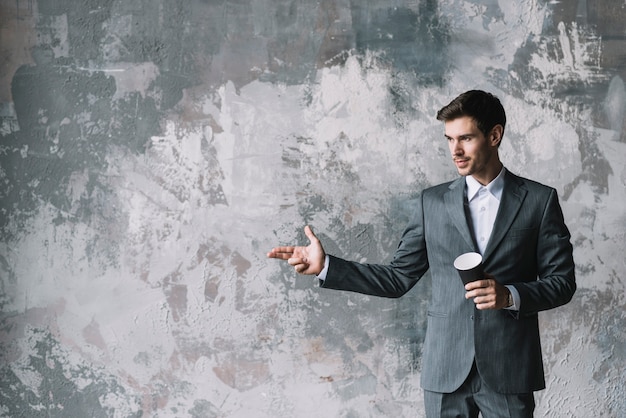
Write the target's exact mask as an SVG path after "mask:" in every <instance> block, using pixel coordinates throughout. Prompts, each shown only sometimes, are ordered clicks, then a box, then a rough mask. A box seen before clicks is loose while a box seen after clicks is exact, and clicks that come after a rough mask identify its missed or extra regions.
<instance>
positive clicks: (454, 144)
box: [450, 140, 463, 155]
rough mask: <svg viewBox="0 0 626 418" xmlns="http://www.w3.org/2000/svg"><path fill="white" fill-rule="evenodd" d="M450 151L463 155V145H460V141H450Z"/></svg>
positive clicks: (453, 153)
mask: <svg viewBox="0 0 626 418" xmlns="http://www.w3.org/2000/svg"><path fill="white" fill-rule="evenodd" d="M450 152H451V153H452V155H463V147H462V146H461V141H456V140H452V141H450Z"/></svg>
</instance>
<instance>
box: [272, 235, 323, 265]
mask: <svg viewBox="0 0 626 418" xmlns="http://www.w3.org/2000/svg"><path fill="white" fill-rule="evenodd" d="M304 233H305V235H306V236H307V238H308V239H309V242H310V244H309V245H307V246H306V247H304V246H300V247H297V246H288V247H275V248H272V249H271V250H270V252H269V253H267V256H268V257H269V258H278V259H280V260H287V262H288V263H289V265H291V266H293V268H294V269H295V270H296V271H297V272H298V273H300V274H315V275H318V274H320V272H321V271H322V270H323V269H324V259H325V258H326V253H325V252H324V248H323V247H322V243H321V242H320V240H319V239H318V238H317V237H316V236H315V234H314V233H313V230H311V227H310V226H308V225H307V226H305V227H304Z"/></svg>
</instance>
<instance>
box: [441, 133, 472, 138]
mask: <svg viewBox="0 0 626 418" xmlns="http://www.w3.org/2000/svg"><path fill="white" fill-rule="evenodd" d="M443 136H444V137H445V138H447V139H454V138H452V137H451V136H448V135H446V134H443ZM474 136H476V134H473V133H467V134H461V135H459V136H458V137H457V138H472V137H474Z"/></svg>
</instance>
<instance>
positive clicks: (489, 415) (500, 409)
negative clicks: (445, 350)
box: [424, 364, 535, 418]
mask: <svg viewBox="0 0 626 418" xmlns="http://www.w3.org/2000/svg"><path fill="white" fill-rule="evenodd" d="M424 405H425V407H426V417H427V418H457V417H458V418H477V417H478V414H479V412H480V414H481V416H482V418H507V417H508V418H532V416H533V411H534V410H535V398H534V395H533V393H532V392H531V393H522V394H503V393H497V392H495V391H493V390H491V389H490V388H489V387H488V386H487V385H486V384H485V383H484V382H483V380H482V378H481V377H480V374H479V373H478V369H477V368H476V364H474V365H473V366H472V370H471V372H470V374H469V375H468V377H467V379H466V380H465V382H464V383H463V384H462V385H461V387H459V388H458V389H457V390H456V391H454V392H452V393H438V392H430V391H427V390H425V391H424Z"/></svg>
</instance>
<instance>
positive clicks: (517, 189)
mask: <svg viewBox="0 0 626 418" xmlns="http://www.w3.org/2000/svg"><path fill="white" fill-rule="evenodd" d="M526 193H527V191H526V189H524V188H523V187H521V181H520V180H519V179H518V177H516V176H515V175H513V174H511V173H509V172H508V171H507V172H506V176H505V177H504V188H503V190H502V200H501V201H500V208H499V209H498V214H497V215H496V221H495V223H494V225H493V230H492V231H491V237H490V238H489V242H488V243H487V248H485V253H484V254H483V260H486V259H487V258H489V256H490V255H491V253H492V252H493V251H494V250H495V249H496V247H497V246H498V244H499V243H500V241H502V238H504V236H505V235H506V233H507V232H508V230H509V228H510V227H511V224H512V223H513V220H514V219H515V217H516V216H517V213H518V212H519V210H520V208H521V207H522V202H523V201H524V198H525V197H526Z"/></svg>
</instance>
